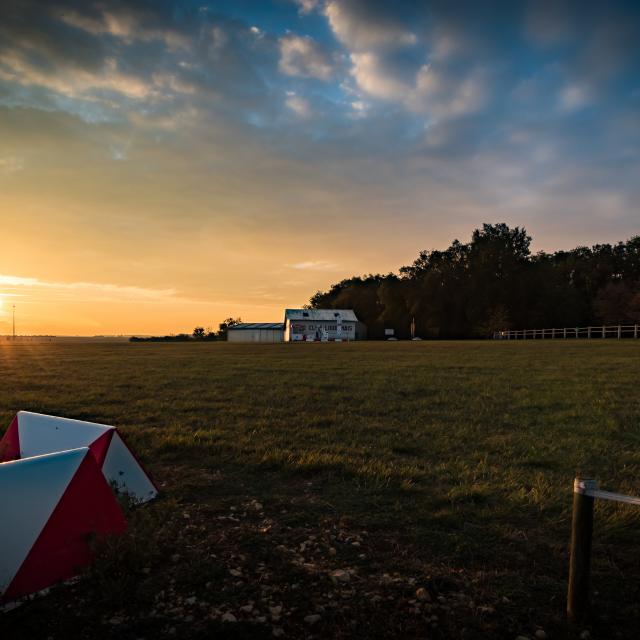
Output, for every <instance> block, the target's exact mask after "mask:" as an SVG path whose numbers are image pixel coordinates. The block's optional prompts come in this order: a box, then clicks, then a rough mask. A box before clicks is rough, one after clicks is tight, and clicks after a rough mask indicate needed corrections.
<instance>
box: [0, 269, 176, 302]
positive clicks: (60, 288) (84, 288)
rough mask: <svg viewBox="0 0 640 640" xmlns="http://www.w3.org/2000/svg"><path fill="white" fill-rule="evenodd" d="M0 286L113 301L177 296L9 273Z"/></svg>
mask: <svg viewBox="0 0 640 640" xmlns="http://www.w3.org/2000/svg"><path fill="white" fill-rule="evenodd" d="M0 287H12V288H13V287H17V288H21V287H27V288H30V289H46V290H48V291H53V292H57V293H59V294H64V293H65V292H76V293H79V294H81V295H82V296H83V298H84V299H88V298H93V297H98V298H99V299H101V300H104V299H105V298H108V299H110V300H112V301H116V300H121V301H123V302H126V301H131V300H135V301H137V302H141V301H146V302H161V301H167V300H171V299H175V298H176V291H175V290H174V289H148V288H145V287H135V286H128V285H118V284H105V283H98V282H48V281H45V280H40V279H38V278H25V277H22V276H13V275H7V274H0Z"/></svg>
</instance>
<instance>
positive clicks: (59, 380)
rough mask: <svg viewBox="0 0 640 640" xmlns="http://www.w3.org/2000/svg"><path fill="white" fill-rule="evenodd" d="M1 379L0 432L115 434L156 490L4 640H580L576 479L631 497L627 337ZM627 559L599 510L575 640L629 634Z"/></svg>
mask: <svg viewBox="0 0 640 640" xmlns="http://www.w3.org/2000/svg"><path fill="white" fill-rule="evenodd" d="M0 373H1V375H2V380H3V381H4V384H3V386H2V390H1V391H0V425H8V424H9V422H10V419H11V417H12V415H13V414H14V413H15V412H16V411H17V410H19V409H28V410H31V411H39V412H43V413H51V414H56V415H63V416H67V417H75V418H80V419H87V420H92V421H97V422H106V423H108V424H115V425H117V426H119V427H121V428H122V429H123V431H124V432H125V434H126V435H127V436H128V439H129V441H130V443H131V444H132V446H133V447H134V448H135V449H136V451H137V452H138V453H139V455H140V457H141V458H142V459H143V460H144V462H145V464H146V465H147V466H148V468H149V469H150V470H151V472H152V474H153V475H154V477H155V478H156V479H157V480H158V481H159V482H160V483H161V485H162V486H161V488H162V491H163V495H162V498H161V499H159V500H157V501H156V502H154V503H151V504H149V505H147V506H145V507H143V508H137V509H133V510H132V512H131V514H130V522H131V527H130V532H129V534H128V535H127V536H126V537H125V538H123V539H121V540H119V541H113V542H112V543H110V544H109V545H107V546H105V547H101V548H100V549H98V562H97V564H96V566H95V568H94V569H93V570H92V571H91V572H90V574H89V575H88V576H87V577H86V579H85V580H83V581H82V582H81V583H78V584H76V585H72V586H64V587H61V588H58V589H55V590H53V591H52V593H51V594H50V595H49V596H48V597H47V598H42V599H39V600H37V601H35V602H32V603H29V604H27V605H24V606H22V607H20V608H19V609H16V610H14V611H12V612H10V613H7V614H4V615H3V616H0V630H1V629H2V627H3V626H4V631H5V635H6V637H7V638H8V637H40V636H41V635H42V637H52V638H59V637H60V638H63V637H64V638H66V637H71V636H70V635H69V633H70V630H71V629H73V630H75V631H77V630H78V629H80V630H82V633H83V634H85V635H86V636H87V637H110V636H111V635H112V636H113V637H118V638H129V637H131V638H141V637H162V636H165V635H166V636H173V637H265V638H268V637H273V636H274V635H275V636H276V637H278V636H280V635H282V636H283V637H292V638H295V637H311V636H315V637H319V638H328V637H335V638H347V637H368V638H371V637H416V638H418V637H421V638H425V637H434V638H435V637H456V638H457V637H460V638H476V637H478V638H480V637H491V638H493V637H495V638H511V639H513V638H514V637H515V636H516V635H520V634H521V635H524V636H529V637H532V638H533V637H534V633H535V632H536V630H537V629H539V628H542V629H544V630H545V632H546V634H547V636H548V637H578V635H579V633H580V632H581V631H582V630H583V629H582V628H581V629H572V628H570V627H568V626H567V625H566V624H565V623H564V621H563V609H564V597H565V590H566V575H567V563H568V561H567V552H568V549H567V547H568V540H569V534H570V518H571V500H572V494H571V487H572V481H573V477H574V475H576V474H578V473H583V474H588V475H592V476H594V477H596V478H598V479H599V481H600V483H601V486H603V487H604V488H609V489H612V490H615V491H620V492H627V493H631V494H638V493H640V390H639V387H638V377H639V374H640V341H639V342H632V341H620V342H618V341H614V340H611V341H597V340H592V341H560V340H557V341H553V342H552V341H544V342H543V341H537V342H533V341H529V342H526V343H523V342H421V343H402V342H397V343H351V344H340V345H338V344H311V345H308V344H299V345H255V346H253V345H230V344H223V343H219V344H215V343H214V344H55V343H52V344H42V345H29V344H20V343H17V344H6V345H4V344H3V345H2V346H0ZM3 526H5V525H4V524H3ZM639 543H640V508H637V507H636V508H634V507H628V506H620V505H616V504H605V503H598V504H597V509H596V531H595V549H594V567H593V574H594V575H593V581H594V590H595V595H594V610H595V613H596V616H595V618H594V620H593V622H592V625H591V627H590V629H591V634H592V637H624V638H626V637H635V636H634V635H633V634H634V633H635V629H636V624H637V622H638V619H639V615H638V613H639V611H640V605H639V604H638V603H639V602H640V598H639V596H640V561H638V548H639V547H638V545H639ZM336 571H337V572H338V573H336ZM417 590H418V595H416V591H417ZM242 607H244V608H242ZM278 607H281V609H278ZM309 616H311V618H309ZM315 616H319V618H317V619H316V617H315ZM231 618H233V619H234V620H235V622H234V621H232V620H231ZM224 620H227V621H224ZM25 631H28V632H29V633H30V634H31V635H28V634H27V635H25ZM0 635H1V634H0ZM2 637H3V638H4V637H5V636H4V635H3V636H2Z"/></svg>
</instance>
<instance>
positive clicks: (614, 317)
mask: <svg viewBox="0 0 640 640" xmlns="http://www.w3.org/2000/svg"><path fill="white" fill-rule="evenodd" d="M530 243H531V238H530V237H529V236H528V235H527V233H526V231H525V230H524V229H522V228H520V227H515V228H513V229H512V228H510V227H508V226H507V225H506V224H504V223H500V224H493V225H492V224H484V225H483V226H482V229H476V230H475V231H474V232H473V234H472V237H471V241H470V242H469V243H467V244H463V243H461V242H460V241H458V240H454V241H453V243H452V244H451V246H450V247H449V248H448V249H445V250H444V251H437V250H433V251H426V250H425V251H421V252H420V254H419V256H418V258H417V259H416V260H415V261H414V262H413V264H412V265H410V266H406V267H401V268H400V270H399V277H398V276H396V275H394V274H388V275H368V276H365V277H363V278H359V277H354V278H348V279H346V280H343V281H341V282H339V283H337V284H335V285H333V286H332V287H331V288H330V289H329V291H327V292H320V291H319V292H317V293H316V294H315V295H314V296H313V297H312V298H311V300H310V306H311V307H316V308H321V307H325V308H327V307H328V308H352V309H354V310H355V312H356V314H357V315H358V318H359V319H360V320H361V321H362V322H364V323H365V324H366V325H367V327H368V329H369V337H372V338H382V337H383V336H384V329H385V328H393V329H394V330H395V335H396V336H398V337H401V338H406V337H408V335H409V327H410V325H411V321H412V319H413V318H415V321H416V329H417V331H416V333H417V335H419V336H422V337H431V338H438V337H439V338H447V337H449V338H451V337H458V338H469V337H486V336H489V335H491V334H492V333H493V332H494V331H496V330H502V329H509V328H513V329H527V328H536V327H537V328H542V327H554V326H555V327H571V326H574V327H575V326H577V325H581V326H586V325H589V324H596V323H598V322H603V321H606V322H608V323H613V324H617V323H621V322H634V323H635V322H640V320H639V318H640V236H637V237H634V238H631V239H630V240H628V241H627V242H626V243H624V242H619V243H618V244H616V245H609V244H601V245H595V246H594V247H591V248H588V247H578V248H576V249H574V250H572V251H558V252H556V253H554V254H546V253H539V254H537V255H534V256H532V255H531V252H530Z"/></svg>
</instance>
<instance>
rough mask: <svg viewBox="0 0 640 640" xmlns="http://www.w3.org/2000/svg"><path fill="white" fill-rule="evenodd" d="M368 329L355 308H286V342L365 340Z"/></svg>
mask: <svg viewBox="0 0 640 640" xmlns="http://www.w3.org/2000/svg"><path fill="white" fill-rule="evenodd" d="M365 338H366V330H365V327H364V325H363V324H362V323H361V322H359V321H358V318H357V317H356V314H355V313H354V311H353V309H285V312H284V341H285V342H300V341H305V342H316V341H320V342H329V341H343V340H344V341H350V340H364V339H365Z"/></svg>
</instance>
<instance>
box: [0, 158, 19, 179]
mask: <svg viewBox="0 0 640 640" xmlns="http://www.w3.org/2000/svg"><path fill="white" fill-rule="evenodd" d="M23 169H24V158H22V157H20V156H4V157H0V176H2V175H5V176H8V175H11V174H12V173H16V172H17V171H22V170H23Z"/></svg>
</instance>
